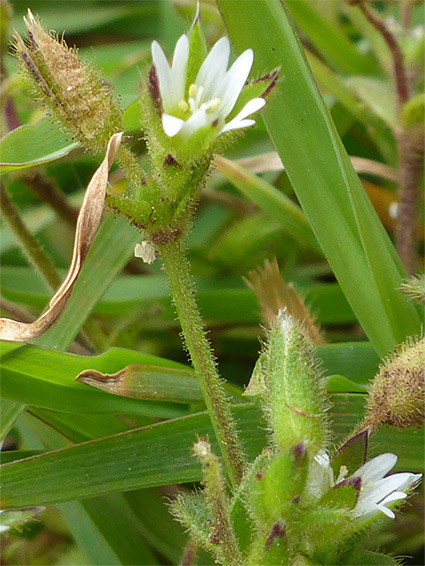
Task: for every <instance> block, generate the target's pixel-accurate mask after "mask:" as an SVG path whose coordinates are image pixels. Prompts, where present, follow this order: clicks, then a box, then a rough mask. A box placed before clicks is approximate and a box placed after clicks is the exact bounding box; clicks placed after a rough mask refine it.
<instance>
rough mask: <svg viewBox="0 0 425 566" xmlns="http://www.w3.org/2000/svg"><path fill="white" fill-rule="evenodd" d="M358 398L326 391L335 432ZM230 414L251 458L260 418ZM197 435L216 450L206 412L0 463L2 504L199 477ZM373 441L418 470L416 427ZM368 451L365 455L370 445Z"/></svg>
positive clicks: (353, 417)
mask: <svg viewBox="0 0 425 566" xmlns="http://www.w3.org/2000/svg"><path fill="white" fill-rule="evenodd" d="M361 397H363V396H361V395H346V394H341V395H334V396H333V398H332V400H333V401H334V402H335V407H334V410H333V419H334V423H335V424H334V428H335V430H336V432H337V434H338V436H339V437H340V438H343V437H344V436H346V435H347V434H348V433H349V431H350V430H352V428H353V426H354V424H355V423H356V421H357V419H359V418H360V417H361V415H362V410H363V402H362V401H363V399H361ZM234 414H235V416H236V417H237V419H238V422H239V430H241V432H242V439H243V441H244V446H245V447H246V449H247V451H248V453H249V455H250V456H251V457H253V456H255V455H257V454H258V453H259V452H260V451H261V450H262V448H263V447H264V443H265V438H264V436H265V433H264V423H263V421H262V420H261V419H260V414H259V412H258V410H256V409H254V408H252V407H251V406H248V405H245V406H239V407H235V408H234ZM197 435H199V436H209V438H210V439H211V443H212V446H213V450H218V446H217V444H216V441H215V438H214V435H213V431H212V427H211V424H210V419H209V417H208V415H207V414H206V413H199V414H195V415H191V416H187V417H182V418H179V419H175V420H169V421H167V422H163V423H158V424H155V425H152V426H148V427H144V428H141V429H136V430H132V431H128V432H125V433H122V434H117V435H114V436H110V437H109V438H105V439H100V440H95V441H91V442H84V443H82V444H77V445H74V446H71V447H69V448H64V449H61V450H56V451H53V452H47V453H45V454H42V455H40V456H34V457H31V458H28V459H25V460H19V461H16V462H12V463H10V464H5V465H3V466H2V467H1V488H2V498H3V500H2V506H3V508H4V509H9V508H23V507H31V506H34V505H43V504H46V503H53V502H61V501H66V500H73V499H78V498H85V497H94V496H98V495H103V494H106V493H112V492H114V491H123V490H133V489H138V488H145V487H154V486H160V485H169V484H173V483H186V482H193V481H199V480H200V479H201V477H202V473H201V468H200V466H199V464H198V463H197V462H196V460H195V459H194V458H191V457H190V454H191V448H192V445H193V443H194V441H195V440H196V437H197ZM374 439H375V441H376V447H378V450H379V453H382V452H385V451H396V452H397V454H398V456H399V460H398V465H397V468H398V469H399V470H401V469H406V470H409V471H416V470H417V471H420V470H422V468H423V449H424V442H423V430H422V431H421V432H420V433H417V432H416V431H411V430H408V429H406V430H394V429H390V430H387V429H382V431H379V432H378V433H377V434H376V435H375V437H374ZM374 444H375V443H374ZM395 447H396V449H395ZM371 452H372V455H371V457H372V456H373V452H375V453H376V449H375V450H371Z"/></svg>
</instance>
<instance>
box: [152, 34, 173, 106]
mask: <svg viewBox="0 0 425 566" xmlns="http://www.w3.org/2000/svg"><path fill="white" fill-rule="evenodd" d="M152 59H153V64H154V65H155V69H156V74H157V77H158V81H159V90H160V92H161V99H162V104H163V106H164V108H165V109H167V108H169V107H170V104H169V102H170V98H171V96H172V95H171V89H172V83H171V69H170V65H169V64H168V61H167V58H166V57H165V54H164V52H163V50H162V47H161V46H160V45H159V43H158V42H157V41H154V42H153V43H152Z"/></svg>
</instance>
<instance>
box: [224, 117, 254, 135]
mask: <svg viewBox="0 0 425 566" xmlns="http://www.w3.org/2000/svg"><path fill="white" fill-rule="evenodd" d="M254 124H255V120H236V118H233V120H231V121H230V122H229V123H228V124H226V125H225V126H224V128H223V129H222V130H221V132H220V134H224V132H229V131H230V130H240V129H242V128H248V127H249V126H253V125H254Z"/></svg>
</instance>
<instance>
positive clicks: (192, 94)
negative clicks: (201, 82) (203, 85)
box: [189, 84, 198, 98]
mask: <svg viewBox="0 0 425 566" xmlns="http://www.w3.org/2000/svg"><path fill="white" fill-rule="evenodd" d="M197 94H198V85H195V84H191V85H190V87H189V96H190V97H191V98H195V96H196V95H197Z"/></svg>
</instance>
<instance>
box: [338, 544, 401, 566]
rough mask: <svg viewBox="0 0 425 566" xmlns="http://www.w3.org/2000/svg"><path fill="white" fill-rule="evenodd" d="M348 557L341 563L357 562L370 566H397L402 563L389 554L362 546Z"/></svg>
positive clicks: (353, 563) (354, 563) (355, 563)
mask: <svg viewBox="0 0 425 566" xmlns="http://www.w3.org/2000/svg"><path fill="white" fill-rule="evenodd" d="M346 558H348V560H347V561H344V562H341V563H340V564H352V565H353V566H354V565H357V564H367V565H368V566H397V565H398V564H400V562H399V561H398V560H397V559H396V558H394V557H393V556H390V555H389V554H382V553H381V552H372V551H371V550H365V549H364V548H361V547H359V548H358V549H356V551H355V552H352V553H351V554H350V555H349V556H347V557H346Z"/></svg>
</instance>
